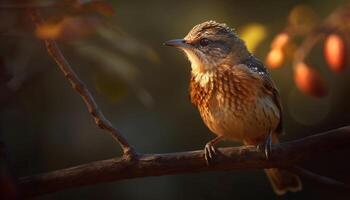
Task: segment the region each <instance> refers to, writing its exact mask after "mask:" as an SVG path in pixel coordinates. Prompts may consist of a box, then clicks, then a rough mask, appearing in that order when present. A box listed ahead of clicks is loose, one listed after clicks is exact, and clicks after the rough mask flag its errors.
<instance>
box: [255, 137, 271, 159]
mask: <svg viewBox="0 0 350 200" xmlns="http://www.w3.org/2000/svg"><path fill="white" fill-rule="evenodd" d="M257 148H258V150H259V151H260V152H264V154H265V158H266V160H268V159H269V158H270V154H271V148H272V132H271V131H270V133H269V135H268V136H267V138H266V140H265V141H264V142H263V143H262V144H259V145H258V146H257Z"/></svg>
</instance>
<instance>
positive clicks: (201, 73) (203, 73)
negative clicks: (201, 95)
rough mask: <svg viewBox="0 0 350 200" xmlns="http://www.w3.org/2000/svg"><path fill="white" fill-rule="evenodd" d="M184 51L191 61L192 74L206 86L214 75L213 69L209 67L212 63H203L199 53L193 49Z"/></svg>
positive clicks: (202, 85) (198, 81) (200, 83)
mask: <svg viewBox="0 0 350 200" xmlns="http://www.w3.org/2000/svg"><path fill="white" fill-rule="evenodd" d="M184 51H185V53H186V55H187V57H188V59H189V60H190V62H191V68H192V72H191V73H192V76H193V77H194V78H195V81H196V82H197V83H199V85H200V86H201V87H205V86H206V85H207V84H208V83H209V82H210V81H211V80H212V78H213V76H214V73H213V71H212V70H211V69H208V67H209V66H212V63H205V64H203V61H202V60H199V58H198V57H197V55H195V54H194V53H193V52H192V51H191V50H184ZM204 62H205V61H204ZM204 65H205V66H206V67H205V66H204Z"/></svg>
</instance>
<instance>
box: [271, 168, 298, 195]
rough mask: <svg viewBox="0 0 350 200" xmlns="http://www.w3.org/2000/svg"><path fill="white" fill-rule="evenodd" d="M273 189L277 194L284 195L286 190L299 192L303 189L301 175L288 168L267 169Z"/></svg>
mask: <svg viewBox="0 0 350 200" xmlns="http://www.w3.org/2000/svg"><path fill="white" fill-rule="evenodd" d="M265 172H266V175H267V177H268V178H269V180H270V183H271V185H272V188H273V190H274V191H275V193H276V194H277V195H284V194H285V193H286V192H288V191H289V192H298V191H300V190H301V189H302V184H301V181H300V178H299V176H297V175H295V174H293V173H290V172H289V171H287V170H283V169H277V168H271V169H265Z"/></svg>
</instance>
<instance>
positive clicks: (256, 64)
mask: <svg viewBox="0 0 350 200" xmlns="http://www.w3.org/2000/svg"><path fill="white" fill-rule="evenodd" d="M242 64H245V65H246V66H248V68H249V69H250V70H252V71H254V72H256V73H258V74H259V75H260V77H262V78H263V87H264V89H265V90H264V91H266V93H267V95H269V96H271V97H272V99H273V101H274V103H275V104H276V106H277V107H278V110H279V114H280V121H279V123H278V126H277V128H276V130H275V132H276V133H282V132H283V113H282V103H281V98H280V95H279V92H278V89H277V87H276V85H275V83H274V82H273V80H272V79H271V77H270V74H269V72H268V71H267V69H266V68H265V66H264V64H262V63H261V62H260V61H259V60H258V59H257V58H255V57H254V56H250V57H249V58H248V59H246V60H244V61H243V63H242Z"/></svg>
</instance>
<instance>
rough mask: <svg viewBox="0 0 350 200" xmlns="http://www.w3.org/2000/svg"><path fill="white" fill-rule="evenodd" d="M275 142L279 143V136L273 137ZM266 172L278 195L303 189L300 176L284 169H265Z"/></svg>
mask: <svg viewBox="0 0 350 200" xmlns="http://www.w3.org/2000/svg"><path fill="white" fill-rule="evenodd" d="M273 143H278V139H277V137H274V138H273ZM265 173H266V175H267V177H268V178H269V180H270V183H271V185H272V188H273V190H274V191H275V193H276V194H277V195H283V194H285V193H286V192H298V191H300V190H302V187H303V186H302V183H301V181H300V178H299V176H297V175H295V174H293V173H291V172H289V171H287V170H283V169H277V168H271V169H265Z"/></svg>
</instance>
